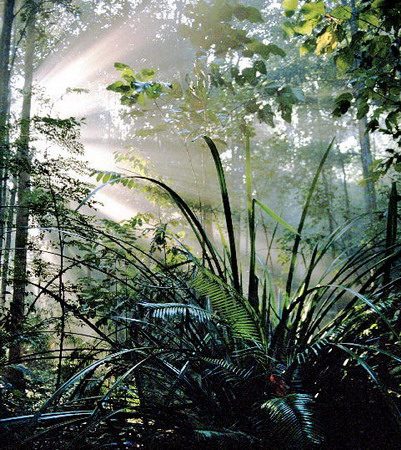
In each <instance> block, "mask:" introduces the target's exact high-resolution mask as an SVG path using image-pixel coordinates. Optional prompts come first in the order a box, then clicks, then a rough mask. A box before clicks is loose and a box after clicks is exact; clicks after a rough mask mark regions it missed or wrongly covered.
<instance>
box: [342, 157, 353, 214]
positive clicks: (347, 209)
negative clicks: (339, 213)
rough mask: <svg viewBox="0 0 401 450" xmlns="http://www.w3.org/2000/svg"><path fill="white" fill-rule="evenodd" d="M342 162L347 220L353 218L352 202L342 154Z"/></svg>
mask: <svg viewBox="0 0 401 450" xmlns="http://www.w3.org/2000/svg"><path fill="white" fill-rule="evenodd" d="M340 164H341V172H342V174H343V189H344V200H345V213H344V217H345V220H350V219H351V202H350V199H349V192H348V183H347V173H346V171H345V165H344V159H343V157H342V156H341V157H340Z"/></svg>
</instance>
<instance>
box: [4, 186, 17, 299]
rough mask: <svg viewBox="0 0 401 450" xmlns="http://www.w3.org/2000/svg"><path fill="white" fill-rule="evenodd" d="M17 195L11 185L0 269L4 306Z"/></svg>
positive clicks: (14, 187) (15, 189)
mask: <svg viewBox="0 0 401 450" xmlns="http://www.w3.org/2000/svg"><path fill="white" fill-rule="evenodd" d="M16 195H17V187H16V186H13V188H12V189H11V193H10V200H9V202H8V211H7V223H6V227H5V230H4V231H5V235H6V238H5V244H4V257H3V265H2V270H1V299H0V306H5V304H6V297H7V286H8V270H9V267H10V256H11V253H10V250H11V241H12V239H11V238H12V229H13V224H14V216H15V213H14V209H15V198H16Z"/></svg>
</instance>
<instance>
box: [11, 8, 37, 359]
mask: <svg viewBox="0 0 401 450" xmlns="http://www.w3.org/2000/svg"><path fill="white" fill-rule="evenodd" d="M34 53H35V12H32V13H31V14H30V16H29V17H28V24H27V34H26V50H25V62H24V65H25V81H24V88H23V103H22V114H21V135H20V140H19V143H18V150H17V161H18V164H19V167H20V172H19V174H18V177H17V198H18V208H17V214H16V220H15V226H16V232H15V255H14V289H13V297H12V301H11V305H10V326H9V331H10V334H11V336H12V338H13V341H12V343H11V345H10V351H9V361H10V362H16V361H18V360H19V359H20V357H21V343H20V340H19V335H20V333H21V331H22V327H23V321H24V304H25V289H26V285H27V273H26V272H27V270H26V269H27V243H28V223H29V204H28V203H29V194H30V165H31V157H30V153H29V134H30V118H31V100H32V80H33V60H34Z"/></svg>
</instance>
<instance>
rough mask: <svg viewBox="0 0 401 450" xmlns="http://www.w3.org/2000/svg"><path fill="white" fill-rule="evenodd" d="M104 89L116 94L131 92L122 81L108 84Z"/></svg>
mask: <svg viewBox="0 0 401 450" xmlns="http://www.w3.org/2000/svg"><path fill="white" fill-rule="evenodd" d="M106 89H107V90H108V91H113V92H118V93H126V92H129V91H130V90H131V88H130V86H128V85H127V84H126V83H124V82H123V81H115V82H114V83H112V84H109V85H108V86H107V87H106Z"/></svg>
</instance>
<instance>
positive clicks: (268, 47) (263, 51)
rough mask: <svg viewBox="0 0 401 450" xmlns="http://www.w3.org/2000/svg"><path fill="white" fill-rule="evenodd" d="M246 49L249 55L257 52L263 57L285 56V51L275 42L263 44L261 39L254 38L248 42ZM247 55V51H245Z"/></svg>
mask: <svg viewBox="0 0 401 450" xmlns="http://www.w3.org/2000/svg"><path fill="white" fill-rule="evenodd" d="M246 51H247V52H248V55H247V56H252V55H254V54H255V53H256V54H258V55H260V56H261V57H262V58H263V59H268V58H269V56H270V55H277V56H282V57H284V56H285V51H284V50H283V49H281V48H280V47H278V46H277V45H275V44H263V43H262V42H260V41H257V40H256V39H254V40H253V41H252V42H250V43H249V44H247V46H246ZM244 55H245V52H244Z"/></svg>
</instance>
